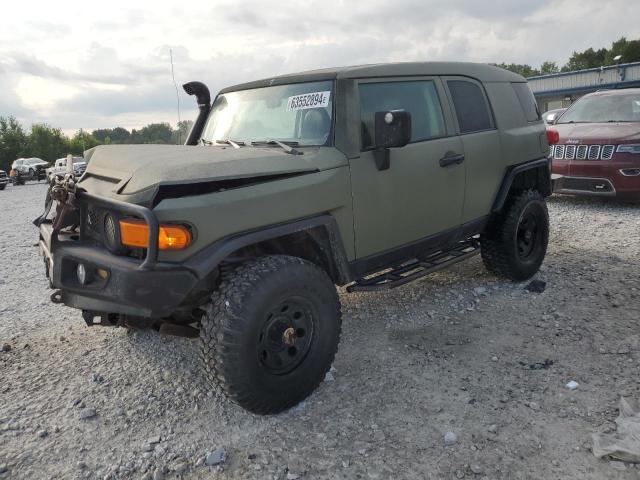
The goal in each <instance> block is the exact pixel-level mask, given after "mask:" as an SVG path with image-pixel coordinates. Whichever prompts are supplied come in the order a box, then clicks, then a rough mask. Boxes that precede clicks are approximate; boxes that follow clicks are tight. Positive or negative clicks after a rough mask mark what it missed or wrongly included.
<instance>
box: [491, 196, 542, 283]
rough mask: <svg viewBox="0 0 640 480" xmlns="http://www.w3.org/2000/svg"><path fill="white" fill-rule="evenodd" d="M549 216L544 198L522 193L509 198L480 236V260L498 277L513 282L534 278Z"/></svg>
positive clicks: (540, 256) (540, 259)
mask: <svg viewBox="0 0 640 480" xmlns="http://www.w3.org/2000/svg"><path fill="white" fill-rule="evenodd" d="M548 242H549V214H548V212H547V205H546V203H545V201H544V197H543V196H542V195H541V194H540V192H538V191H535V190H526V191H524V192H522V193H520V194H519V195H517V196H514V197H511V198H510V199H509V200H508V202H507V204H505V206H504V208H503V210H502V211H501V212H500V213H498V214H496V215H495V217H494V218H492V219H491V220H490V222H489V224H488V225H487V227H486V228H485V231H484V233H483V234H482V235H481V236H480V245H481V254H482V260H483V262H484V264H485V266H486V267H487V269H488V270H489V271H491V272H493V273H495V274H496V275H498V276H501V277H506V278H509V279H511V280H515V281H522V280H526V279H528V278H531V277H532V276H533V275H535V274H536V272H537V271H538V269H539V268H540V265H541V264H542V261H543V260H544V257H545V255H546V253H547V244H548Z"/></svg>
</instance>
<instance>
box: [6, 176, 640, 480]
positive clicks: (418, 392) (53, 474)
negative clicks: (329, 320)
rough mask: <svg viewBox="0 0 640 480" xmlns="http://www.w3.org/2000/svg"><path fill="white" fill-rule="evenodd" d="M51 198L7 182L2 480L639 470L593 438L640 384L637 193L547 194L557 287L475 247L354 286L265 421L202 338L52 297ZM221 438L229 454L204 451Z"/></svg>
mask: <svg viewBox="0 0 640 480" xmlns="http://www.w3.org/2000/svg"><path fill="white" fill-rule="evenodd" d="M44 192H45V186H44V185H42V184H40V185H35V184H32V185H27V186H25V187H17V188H16V187H9V188H7V189H6V190H5V191H3V192H0V206H1V207H2V208H0V225H2V232H3V236H2V241H1V242H0V258H1V259H2V264H1V266H0V299H1V300H0V346H2V345H3V344H7V345H9V346H10V347H11V349H10V350H9V351H0V479H2V480H4V479H6V478H26V479H38V478H99V479H103V478H104V479H112V478H113V479H120V478H143V479H159V478H175V477H182V478H193V479H199V478H221V479H227V478H233V479H235V478H255V479H269V478H273V479H288V480H294V479H296V478H301V479H302V478H313V479H317V478H331V479H334V478H362V479H386V478H429V479H431V478H434V479H435V478H438V479H439V478H444V479H449V478H477V479H482V478H489V479H529V478H532V479H533V478H535V479H540V478H545V479H550V478H563V479H604V478H621V479H638V478H640V468H638V467H636V466H633V465H625V464H623V463H620V462H610V461H606V460H598V459H596V458H595V457H594V456H593V454H592V453H591V451H590V446H591V434H592V433H595V432H603V431H612V430H613V429H614V428H615V424H614V423H613V421H614V419H615V417H616V416H617V404H618V399H619V396H620V395H625V396H629V397H640V395H638V393H639V391H640V378H639V377H638V367H639V363H640V331H639V329H638V318H639V313H640V312H639V301H638V300H639V296H640V291H639V290H638V289H639V288H640V284H639V282H638V279H639V277H640V267H638V262H639V261H640V241H639V238H638V236H639V234H640V208H639V207H638V206H637V205H636V206H633V205H627V204H623V203H618V202H612V201H605V200H593V199H575V198H570V197H554V198H552V199H550V201H549V209H550V215H551V222H552V236H551V243H550V247H549V253H548V256H547V260H546V262H545V264H544V266H543V269H542V271H541V272H540V273H539V275H538V276H537V278H539V279H540V280H544V281H546V282H547V289H546V291H545V292H544V293H541V294H536V293H529V292H527V291H526V290H525V289H524V286H525V284H512V283H507V282H503V281H500V280H498V279H496V278H495V277H493V276H491V275H489V274H488V273H486V272H485V270H484V269H483V267H482V264H481V261H480V259H479V258H477V257H476V258H474V259H472V260H470V261H468V262H466V263H463V264H459V265H457V266H456V267H454V268H452V269H450V270H447V271H444V272H440V273H437V274H434V275H432V276H430V277H428V278H426V279H424V280H422V281H419V282H416V283H413V284H410V285H407V286H405V287H402V288H400V289H396V290H394V291H391V292H384V293H360V294H347V293H345V292H341V300H342V302H343V312H344V326H343V338H342V341H341V345H340V349H339V351H338V355H337V358H336V361H335V364H334V370H333V371H332V373H331V374H330V375H329V376H328V378H327V379H326V381H325V382H324V383H323V384H322V386H321V387H320V389H319V390H318V391H317V392H316V393H315V394H314V395H312V396H311V398H309V399H308V400H307V401H305V402H304V403H303V404H301V405H299V406H298V407H296V408H294V409H292V410H291V411H289V412H286V413H284V414H280V415H277V416H270V417H258V416H254V415H251V414H248V413H246V412H245V411H244V410H242V409H241V408H239V407H237V406H235V405H234V404H231V403H230V402H229V401H227V400H226V399H225V398H224V396H222V395H221V394H220V393H219V392H217V391H212V390H210V389H208V388H207V387H206V385H205V383H204V381H203V377H202V375H201V374H200V369H199V362H198V358H197V354H196V352H197V344H196V342H195V341H193V340H187V339H182V338H173V337H162V336H160V335H157V334H154V333H150V332H135V333H131V332H128V331H126V330H124V329H107V328H98V327H96V328H87V327H85V326H84V323H83V321H82V318H81V316H80V314H79V313H78V312H77V311H74V310H71V309H68V308H66V307H64V306H59V305H54V304H52V303H50V302H49V295H50V293H51V291H50V290H49V289H48V286H47V282H46V281H45V278H44V273H43V265H42V260H41V259H40V258H39V256H38V253H37V249H36V248H35V247H34V244H35V243H36V240H37V233H36V229H35V228H34V227H33V225H31V223H30V222H31V220H32V219H33V218H35V217H36V216H37V214H38V213H39V210H40V208H41V204H42V199H43V197H44ZM4 348H5V349H6V348H7V347H4ZM570 380H575V381H577V382H578V383H579V387H578V388H577V389H576V390H574V391H570V390H568V389H567V388H566V387H565V384H566V383H567V382H568V381H570ZM448 432H453V434H454V435H451V434H448ZM445 436H446V437H447V440H448V442H447V443H451V444H449V445H447V444H445ZM454 437H455V438H454ZM216 449H224V454H225V455H224V456H225V459H224V461H223V462H222V463H220V464H218V465H215V466H208V465H206V462H205V458H206V457H207V454H208V453H214V454H212V455H211V456H210V458H209V460H210V462H209V463H211V462H212V461H214V460H216V459H215V458H214V457H216V456H217V454H220V453H222V452H221V451H218V452H217V454H216V452H215V451H216ZM218 460H220V459H218Z"/></svg>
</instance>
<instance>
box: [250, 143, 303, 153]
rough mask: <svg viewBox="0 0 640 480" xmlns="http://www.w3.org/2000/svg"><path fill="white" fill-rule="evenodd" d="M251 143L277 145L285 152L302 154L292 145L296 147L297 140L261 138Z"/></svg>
mask: <svg viewBox="0 0 640 480" xmlns="http://www.w3.org/2000/svg"><path fill="white" fill-rule="evenodd" d="M251 145H278V146H279V147H281V148H282V149H283V150H284V151H285V152H287V153H289V154H291V155H303V153H302V152H301V151H300V150H296V149H295V148H293V147H297V146H298V145H299V143H298V142H289V141H287V142H281V141H280V140H262V141H258V142H251Z"/></svg>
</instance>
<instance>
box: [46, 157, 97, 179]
mask: <svg viewBox="0 0 640 480" xmlns="http://www.w3.org/2000/svg"><path fill="white" fill-rule="evenodd" d="M72 162H73V173H74V174H75V176H76V177H80V176H81V175H82V174H83V173H84V172H85V170H86V169H87V162H85V161H84V158H83V157H72ZM66 172H67V157H63V158H59V159H57V160H56V161H55V162H54V164H53V167H49V168H47V170H46V173H47V178H50V177H51V175H64V174H65V173H66Z"/></svg>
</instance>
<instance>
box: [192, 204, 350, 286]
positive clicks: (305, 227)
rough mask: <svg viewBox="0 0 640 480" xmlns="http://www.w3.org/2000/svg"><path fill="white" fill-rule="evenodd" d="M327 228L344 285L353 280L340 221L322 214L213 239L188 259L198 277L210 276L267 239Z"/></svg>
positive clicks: (339, 278) (329, 243)
mask: <svg viewBox="0 0 640 480" xmlns="http://www.w3.org/2000/svg"><path fill="white" fill-rule="evenodd" d="M318 229H321V230H324V231H325V232H326V235H327V240H328V246H329V248H330V252H328V253H329V254H330V255H331V258H332V260H333V263H334V265H335V267H336V272H337V277H338V283H339V284H340V285H344V284H347V283H350V282H351V281H353V280H352V273H351V269H350V267H349V262H348V260H347V254H346V251H345V248H344V244H343V243H342V237H341V236H340V231H339V228H338V224H337V223H336V220H335V218H334V217H333V216H331V215H329V214H322V215H318V216H314V217H308V218H303V219H300V220H295V221H293V222H287V223H281V224H277V225H271V226H266V227H262V228H259V229H256V230H251V231H248V232H243V233H239V234H234V235H230V236H228V237H224V238H221V239H220V240H217V241H215V242H213V243H212V244H211V245H209V246H208V247H205V248H204V249H203V250H201V251H200V252H198V253H196V254H195V255H194V256H193V257H191V258H189V259H188V260H187V261H186V262H185V266H186V267H187V268H189V269H190V270H192V271H193V272H195V274H196V275H197V276H198V278H200V279H203V278H205V277H206V276H208V275H209V274H210V273H211V272H213V271H214V269H215V268H217V267H218V265H220V263H221V262H222V261H223V260H224V259H225V258H227V257H228V256H230V255H231V254H232V253H233V252H235V251H237V250H239V249H241V248H243V247H248V246H250V245H255V244H257V243H260V242H264V241H266V240H273V239H276V238H279V237H283V236H285V235H289V234H291V233H297V232H305V231H309V232H313V231H318Z"/></svg>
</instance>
